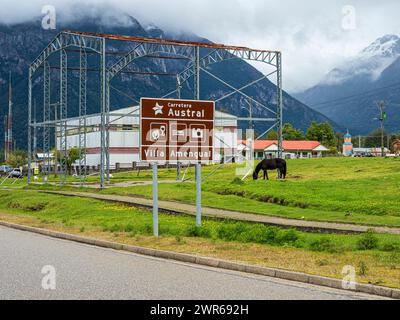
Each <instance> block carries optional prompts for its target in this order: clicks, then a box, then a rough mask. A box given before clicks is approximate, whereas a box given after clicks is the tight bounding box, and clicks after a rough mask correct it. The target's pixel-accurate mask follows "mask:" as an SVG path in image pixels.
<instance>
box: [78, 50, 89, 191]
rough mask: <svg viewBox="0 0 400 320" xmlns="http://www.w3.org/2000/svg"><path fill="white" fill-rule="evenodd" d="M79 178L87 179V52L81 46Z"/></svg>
mask: <svg viewBox="0 0 400 320" xmlns="http://www.w3.org/2000/svg"><path fill="white" fill-rule="evenodd" d="M79 69H80V70H79V178H80V182H81V184H82V185H83V184H84V183H85V181H86V131H87V126H86V89H87V54H86V50H85V49H83V48H81V49H80V54H79Z"/></svg>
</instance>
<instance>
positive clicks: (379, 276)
mask: <svg viewBox="0 0 400 320" xmlns="http://www.w3.org/2000/svg"><path fill="white" fill-rule="evenodd" d="M0 199H1V202H0V219H1V220H6V221H11V222H16V223H22V224H28V225H33V226H36V227H40V228H48V229H55V230H61V231H64V232H71V233H80V234H84V235H88V236H92V237H97V238H104V239H108V240H112V241H119V242H123V243H133V244H137V245H143V246H149V247H155V248H161V249H166V250H174V251H180V252H188V253H196V254H202V255H207V256H216V257H220V258H223V259H231V260H236V261H244V262H248V263H255V264H259V265H266V266H273V267H280V268H285V269H291V270H297V271H303V272H310V273H315V274H323V275H328V276H335V277H339V278H340V277H341V268H342V267H343V265H346V264H351V265H354V266H355V267H357V268H359V265H362V266H363V267H362V268H361V269H362V270H364V269H365V270H368V272H365V271H363V274H361V275H360V277H361V278H360V281H362V282H369V283H376V284H383V285H389V286H394V287H400V282H399V281H400V278H399V271H398V270H399V269H398V266H399V265H400V254H399V253H400V236H396V235H387V234H372V233H367V234H361V235H336V234H316V233H306V232H300V231H296V230H292V229H281V228H277V227H267V226H264V225H260V224H253V223H245V222H232V221H224V220H214V219H207V218H204V219H203V225H202V227H201V228H198V227H195V219H194V217H191V216H176V215H168V214H162V213H160V219H159V224H160V235H161V237H160V238H158V239H155V238H153V237H152V236H151V235H152V215H151V211H148V210H144V209H138V208H132V207H127V206H124V205H118V204H110V203H107V202H103V201H98V200H93V199H82V198H76V197H65V196H59V195H50V194H44V193H38V192H35V191H34V190H14V191H13V192H10V191H7V190H0Z"/></svg>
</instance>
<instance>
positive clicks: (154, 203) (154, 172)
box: [153, 163, 158, 237]
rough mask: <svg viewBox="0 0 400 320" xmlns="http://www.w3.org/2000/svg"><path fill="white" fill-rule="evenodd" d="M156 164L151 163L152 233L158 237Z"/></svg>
mask: <svg viewBox="0 0 400 320" xmlns="http://www.w3.org/2000/svg"><path fill="white" fill-rule="evenodd" d="M157 179H158V165H157V163H153V235H154V236H155V237H158V181H157Z"/></svg>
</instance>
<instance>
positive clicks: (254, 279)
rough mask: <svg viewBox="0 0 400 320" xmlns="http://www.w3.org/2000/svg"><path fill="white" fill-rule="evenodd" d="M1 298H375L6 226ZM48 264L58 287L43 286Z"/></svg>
mask: <svg viewBox="0 0 400 320" xmlns="http://www.w3.org/2000/svg"><path fill="white" fill-rule="evenodd" d="M0 256H1V263H0V299H166V300H167V299H168V300H170V299H374V298H377V297H374V296H369V295H365V294H357V293H352V292H347V291H342V290H335V289H330V288H325V287H318V286H312V285H307V284H301V283H297V282H290V281H286V280H279V279H274V278H268V277H263V276H253V275H249V274H245V273H240V272H233V271H232V272H231V271H226V270H222V269H214V268H208V267H202V266H196V265H191V264H185V263H179V262H174V261H170V260H163V259H157V258H152V257H147V256H141V255H137V254H131V253H125V252H121V251H115V250H110V249H104V248H99V247H94V246H88V245H84V244H79V243H75V242H70V241H65V240H59V239H55V238H50V237H46V236H42V235H38V234H34V233H29V232H24V231H18V230H14V229H8V228H4V227H0ZM44 265H51V266H54V268H55V270H56V289H55V290H44V289H43V288H42V285H41V283H42V278H43V276H44V275H43V274H42V273H41V270H42V268H43V266H44Z"/></svg>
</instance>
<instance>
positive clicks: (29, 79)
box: [28, 67, 32, 185]
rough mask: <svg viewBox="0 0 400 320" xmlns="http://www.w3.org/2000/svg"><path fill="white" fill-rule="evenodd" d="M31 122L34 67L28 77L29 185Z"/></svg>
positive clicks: (29, 173)
mask: <svg viewBox="0 0 400 320" xmlns="http://www.w3.org/2000/svg"><path fill="white" fill-rule="evenodd" d="M31 122H32V69H31V67H29V78H28V185H29V184H30V183H31V169H32V146H31V143H32V141H31V140H32V138H31Z"/></svg>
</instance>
